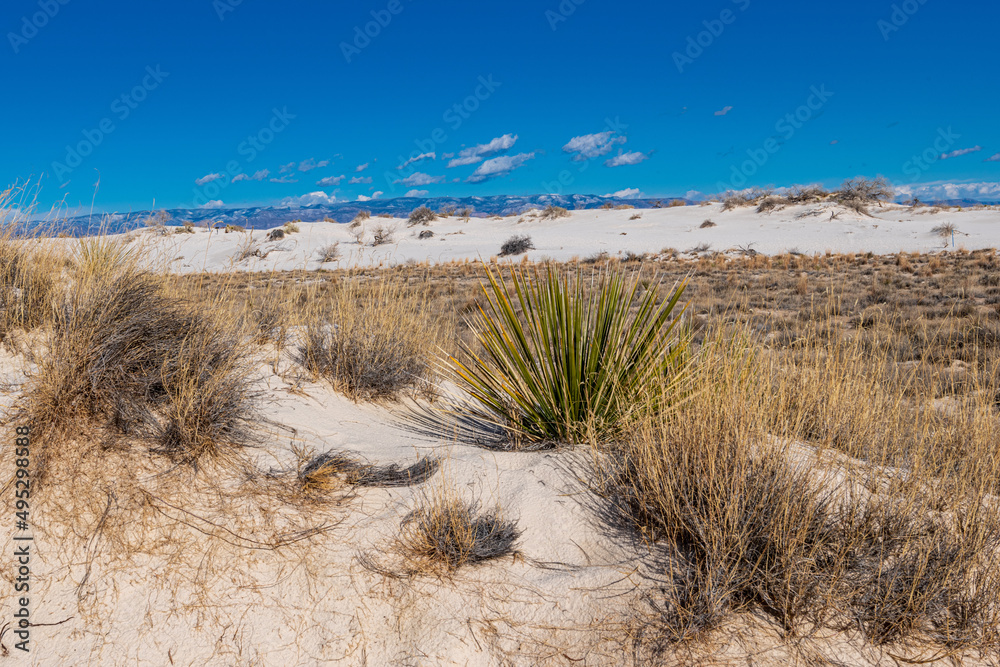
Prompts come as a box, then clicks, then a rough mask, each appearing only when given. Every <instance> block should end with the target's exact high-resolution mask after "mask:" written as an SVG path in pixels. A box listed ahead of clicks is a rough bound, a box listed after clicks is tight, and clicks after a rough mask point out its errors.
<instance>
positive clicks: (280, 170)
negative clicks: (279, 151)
mask: <svg viewBox="0 0 1000 667" xmlns="http://www.w3.org/2000/svg"><path fill="white" fill-rule="evenodd" d="M290 171H295V163H294V162H289V163H288V164H283V165H281V166H280V167H278V173H279V174H287V173H288V172H290Z"/></svg>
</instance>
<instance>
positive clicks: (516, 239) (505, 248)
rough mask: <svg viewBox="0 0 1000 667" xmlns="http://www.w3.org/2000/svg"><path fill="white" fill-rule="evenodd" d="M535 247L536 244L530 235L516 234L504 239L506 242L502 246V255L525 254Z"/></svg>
mask: <svg viewBox="0 0 1000 667" xmlns="http://www.w3.org/2000/svg"><path fill="white" fill-rule="evenodd" d="M534 249H535V244H534V243H532V242H531V237H530V236H528V235H527V234H525V235H523V236H519V235H515V236H511V237H510V238H509V239H507V240H506V241H504V244H503V245H502V246H501V247H500V256H501V257H511V256H514V255H523V254H524V253H526V252H528V251H529V250H534Z"/></svg>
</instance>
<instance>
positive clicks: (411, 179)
mask: <svg viewBox="0 0 1000 667" xmlns="http://www.w3.org/2000/svg"><path fill="white" fill-rule="evenodd" d="M443 180H444V176H431V175H430V174H422V173H420V172H419V171H418V172H416V173H413V174H410V175H409V176H407V177H406V178H404V179H403V180H401V181H396V183H402V184H403V185H407V186H409V187H411V188H412V187H416V186H419V185H431V184H433V183H440V182H441V181H443Z"/></svg>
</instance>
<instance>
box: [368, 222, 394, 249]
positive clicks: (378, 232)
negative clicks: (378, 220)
mask: <svg viewBox="0 0 1000 667" xmlns="http://www.w3.org/2000/svg"><path fill="white" fill-rule="evenodd" d="M395 233H396V228H395V227H393V226H390V225H376V226H375V229H374V230H372V245H373V246H380V245H387V244H389V243H392V242H393V240H395Z"/></svg>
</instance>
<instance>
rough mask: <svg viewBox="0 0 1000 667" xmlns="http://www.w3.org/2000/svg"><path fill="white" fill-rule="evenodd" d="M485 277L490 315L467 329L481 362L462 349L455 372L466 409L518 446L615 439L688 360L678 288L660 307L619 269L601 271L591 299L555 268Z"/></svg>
mask: <svg viewBox="0 0 1000 667" xmlns="http://www.w3.org/2000/svg"><path fill="white" fill-rule="evenodd" d="M485 270H486V278H487V281H488V284H485V285H483V292H484V295H485V297H486V305H485V307H484V308H483V309H481V310H480V311H479V314H478V316H477V317H475V318H474V319H473V320H472V321H470V322H469V327H470V328H471V330H472V332H473V334H474V336H475V337H476V340H477V342H478V343H479V344H480V346H481V347H482V349H483V352H479V351H477V350H475V349H473V348H472V347H471V346H469V345H464V346H463V349H464V351H465V352H466V354H467V356H468V359H469V361H468V362H467V363H463V362H460V361H458V360H456V359H454V358H452V360H451V364H452V370H453V372H454V376H455V379H456V382H457V383H458V385H459V387H460V388H461V389H463V390H464V391H466V392H468V393H469V394H470V395H471V396H472V397H473V398H474V400H475V402H474V403H473V404H472V405H470V406H467V407H465V408H464V409H466V410H468V411H469V412H470V413H472V414H474V415H475V416H477V417H478V418H480V419H483V420H484V421H487V422H489V423H493V424H496V425H497V426H499V427H501V428H503V429H505V430H506V431H507V433H508V435H509V436H510V438H511V440H512V441H513V442H514V443H515V444H517V443H519V442H546V441H560V442H582V441H583V440H584V439H585V438H586V437H587V436H588V435H589V434H594V433H596V434H604V435H609V434H613V433H615V432H616V431H617V430H618V429H619V428H620V427H621V426H622V424H623V421H624V420H625V419H626V418H627V417H628V416H629V415H630V414H631V413H632V412H633V411H635V410H636V409H637V406H640V407H639V408H638V409H641V406H643V404H644V402H645V399H646V398H647V396H648V394H647V392H648V388H649V387H651V386H654V385H658V384H659V382H660V381H661V380H662V379H663V378H667V377H669V378H672V377H674V375H675V372H676V371H677V369H678V367H679V366H680V364H681V362H682V359H683V358H684V355H685V350H686V339H685V338H684V337H682V336H678V335H677V334H678V330H677V329H676V326H677V323H678V322H679V314H677V313H675V312H674V308H675V306H676V305H677V303H678V301H679V300H680V298H681V295H682V294H683V292H684V286H683V285H681V286H680V287H678V288H677V289H675V290H674V291H673V293H672V294H671V296H670V297H669V298H668V299H666V300H663V301H660V299H659V297H658V294H657V290H656V289H655V288H652V287H650V288H648V289H646V290H645V292H643V293H641V294H640V285H641V281H640V279H639V278H638V277H635V276H634V277H631V278H630V277H628V276H627V275H626V273H625V270H624V269H611V268H606V269H604V272H603V273H601V274H600V277H599V278H598V279H597V283H596V285H595V286H593V288H592V289H591V288H589V287H585V285H584V282H583V278H582V276H580V275H578V276H577V277H576V278H575V279H573V280H572V281H570V279H569V278H561V277H560V276H559V275H558V273H557V272H556V270H555V269H553V268H551V267H549V268H547V269H546V270H545V273H540V272H539V271H538V269H533V270H531V271H523V270H518V269H516V268H514V267H510V269H509V271H510V272H509V274H508V277H507V278H504V276H503V275H502V274H498V273H494V272H493V270H492V269H490V268H489V267H486V269H485ZM654 284H657V282H656V281H654Z"/></svg>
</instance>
